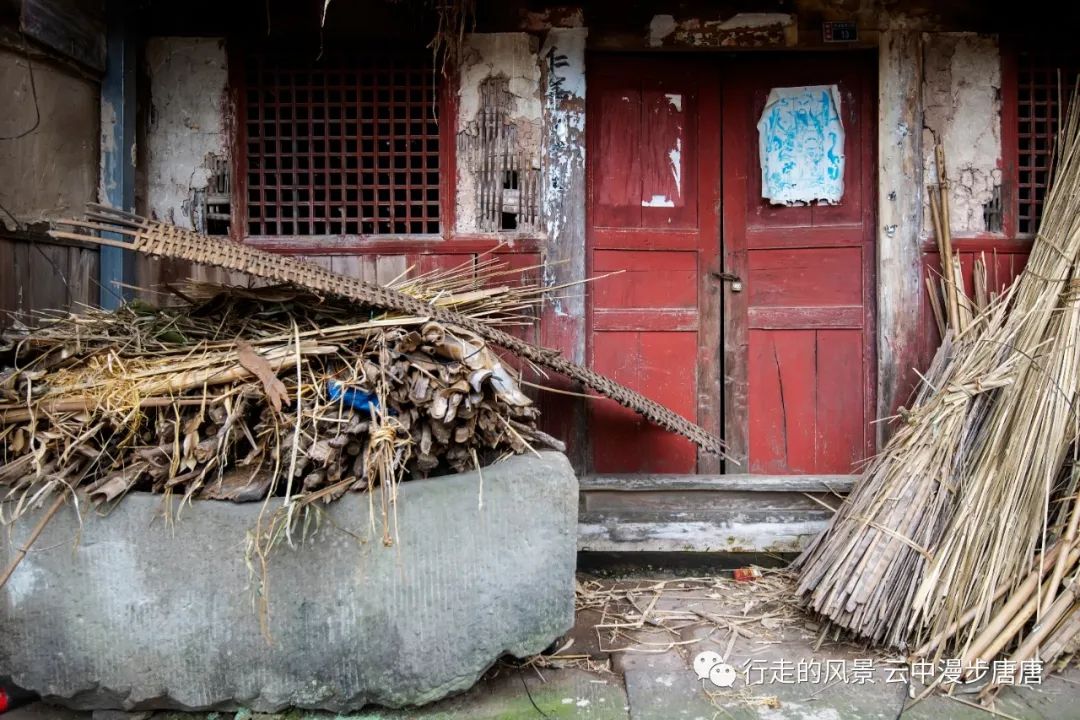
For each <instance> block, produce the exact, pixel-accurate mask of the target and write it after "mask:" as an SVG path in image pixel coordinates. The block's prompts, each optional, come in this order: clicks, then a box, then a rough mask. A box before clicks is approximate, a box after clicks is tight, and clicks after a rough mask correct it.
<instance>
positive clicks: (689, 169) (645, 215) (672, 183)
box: [628, 75, 698, 228]
mask: <svg viewBox="0 0 1080 720" xmlns="http://www.w3.org/2000/svg"><path fill="white" fill-rule="evenodd" d="M696 84H697V83H696V80H695V79H694V78H693V76H692V75H690V76H685V75H684V76H683V77H675V76H672V77H665V78H662V79H660V80H659V81H654V82H653V83H649V86H648V87H645V88H643V92H642V108H641V110H642V144H641V146H640V152H634V153H628V154H632V155H638V154H640V156H641V191H640V192H641V194H640V203H641V225H642V227H649V228H672V227H697V224H698V223H697V219H698V218H697V214H698V213H697V210H698V202H697V152H698V148H697V127H696V120H697V112H696V111H697V102H696V95H697V93H696V88H695V85H696ZM630 147H633V146H630Z"/></svg>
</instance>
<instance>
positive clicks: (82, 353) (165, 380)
mask: <svg viewBox="0 0 1080 720" xmlns="http://www.w3.org/2000/svg"><path fill="white" fill-rule="evenodd" d="M501 273H503V271H502V270H500V269H499V268H498V266H497V265H489V266H488V269H487V271H486V272H481V273H480V274H476V273H474V272H473V271H472V269H471V268H470V269H469V271H468V274H467V276H466V279H465V280H464V281H461V280H460V278H459V277H458V276H457V275H455V274H453V273H450V274H447V275H443V276H438V277H429V278H423V279H421V280H419V281H417V280H415V279H412V280H402V281H401V282H400V285H401V286H402V287H404V288H405V291H406V292H409V293H411V294H415V295H416V296H419V297H429V298H430V297H437V298H438V302H440V303H443V304H449V305H452V306H453V307H455V308H456V309H457V310H458V311H459V312H464V313H467V314H470V316H478V317H481V316H482V317H483V318H485V321H489V322H493V323H500V324H508V325H517V324H521V323H525V322H527V320H528V315H529V313H528V308H529V307H530V306H531V305H532V304H534V303H535V301H536V300H537V299H538V298H539V297H540V295H539V293H538V292H534V291H533V290H531V289H529V288H522V287H521V286H514V287H511V286H498V287H495V288H490V287H481V285H484V284H485V282H486V281H489V280H490V279H491V277H493V276H495V275H498V274H501ZM436 288H441V292H438V291H437V290H436ZM448 288H449V290H448ZM175 295H176V297H177V298H182V300H183V302H181V303H180V304H178V305H176V304H174V305H171V306H166V307H150V306H148V305H145V304H142V303H138V302H136V303H132V304H129V305H127V306H125V307H124V308H122V309H121V310H119V311H118V312H115V313H107V312H101V311H90V312H88V313H84V314H81V315H67V314H65V315H60V316H54V317H51V318H42V320H41V322H39V323H36V326H35V327H34V328H28V327H18V328H16V329H15V331H14V332H10V333H8V334H7V335H6V336H5V338H4V343H5V344H4V346H3V347H2V348H0V352H2V359H0V362H2V367H4V368H5V369H4V370H3V371H2V373H0V512H3V513H4V516H5V517H4V518H3V519H4V520H10V519H12V518H14V517H18V516H19V515H20V514H21V513H23V512H24V511H25V510H26V509H28V508H30V507H32V506H36V505H39V504H40V501H41V500H43V499H45V498H46V497H48V496H51V495H64V494H66V493H67V491H68V490H69V489H78V490H83V491H85V492H87V493H88V495H89V497H90V499H91V500H92V501H93V502H94V503H96V504H99V505H100V504H104V503H110V502H114V501H117V500H118V499H119V498H121V497H122V496H123V495H124V494H125V493H127V492H130V491H132V490H145V491H151V492H155V493H162V494H164V495H166V496H169V495H172V496H177V497H182V498H184V499H185V500H186V499H194V498H216V499H229V500H235V501H252V500H262V499H264V498H267V497H270V496H283V497H284V498H285V503H286V504H289V503H297V504H299V505H308V504H311V503H321V502H329V501H331V500H333V499H335V498H338V497H340V496H341V495H343V494H344V493H346V492H349V491H350V490H369V489H371V488H373V487H376V486H383V487H388V488H390V489H391V491H392V488H393V487H394V486H395V484H396V483H397V482H399V481H401V480H402V479H407V478H410V477H422V476H427V475H432V474H442V473H449V472H460V471H464V470H468V469H472V468H479V467H482V466H483V465H485V464H487V463H490V462H493V461H495V460H497V459H498V458H499V457H501V456H503V455H506V454H510V453H522V452H529V451H533V450H535V448H537V447H559V446H560V445H561V443H559V442H558V441H556V440H554V439H553V438H550V437H549V436H547V435H545V434H544V433H543V432H541V431H539V430H538V429H537V428H536V419H537V416H538V411H537V409H536V407H535V406H534V404H533V402H532V400H531V399H530V398H529V397H528V396H526V395H525V394H524V393H523V392H522V390H521V385H520V374H519V372H518V371H516V370H515V369H514V368H513V367H511V366H509V365H507V364H506V363H505V362H504V361H503V360H502V359H501V358H500V357H499V355H498V354H496V352H495V351H494V350H493V349H492V348H490V347H489V346H487V345H486V344H485V343H484V341H483V340H482V339H480V338H479V337H477V336H476V335H475V334H474V333H471V332H469V331H467V330H464V329H462V328H459V327H455V326H452V325H446V324H441V323H438V322H433V321H430V320H429V319H427V318H424V317H404V316H398V315H389V314H386V313H384V312H382V311H380V310H378V309H375V308H365V307H362V306H359V305H357V304H355V303H351V302H348V301H344V300H331V299H326V298H323V297H320V296H317V295H315V294H313V293H311V292H310V291H307V290H303V289H299V288H295V287H289V286H273V287H262V288H254V289H253V288H231V287H219V286H206V285H202V286H190V287H186V288H182V289H176V290H175ZM382 495H383V497H384V501H383V512H384V516H386V514H387V513H389V512H392V508H391V504H392V497H393V493H392V492H390V493H389V494H387V493H383V494H382ZM386 527H388V526H386ZM385 539H386V540H387V541H388V542H389V541H390V537H389V535H386V536H385Z"/></svg>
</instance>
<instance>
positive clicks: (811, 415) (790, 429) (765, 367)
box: [748, 330, 817, 473]
mask: <svg viewBox="0 0 1080 720" xmlns="http://www.w3.org/2000/svg"><path fill="white" fill-rule="evenodd" d="M814 340H815V337H814V331H812V330H777V331H774V330H769V331H763V330H751V331H750V354H749V357H750V360H749V363H750V387H751V388H753V390H754V391H753V392H752V393H751V395H750V407H749V411H748V415H749V424H750V472H762V473H783V472H791V473H805V472H814V470H815V468H814V460H815V452H814V450H815V445H814V438H815V431H816V425H815V407H816V404H817V403H816V395H817V387H816V383H815V375H816V347H815V342H814Z"/></svg>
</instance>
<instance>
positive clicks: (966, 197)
mask: <svg viewBox="0 0 1080 720" xmlns="http://www.w3.org/2000/svg"><path fill="white" fill-rule="evenodd" d="M923 114H924V118H923V123H924V130H923V165H924V176H925V178H926V183H927V184H931V183H936V182H937V168H936V165H935V162H934V140H935V137H936V138H939V139H940V140H941V141H942V143H943V144H944V148H945V162H946V169H947V171H948V175H949V181H950V191H949V204H950V208H949V210H950V227H951V228H952V232H953V234H956V235H965V234H966V235H971V234H975V233H981V232H987V231H989V230H994V229H997V228H990V227H987V222H986V219H985V218H984V208H985V207H986V206H987V204H989V203H991V202H992V201H994V199H995V198H996V197H997V193H998V192H999V190H998V188H1000V186H1001V168H1000V160H1001V55H1000V52H999V49H998V42H997V39H996V38H995V37H990V36H985V35H976V34H974V33H934V34H927V35H926V36H924V72H923ZM922 232H923V234H924V235H930V234H932V232H933V225H932V219H931V216H930V211H929V197H928V195H927V193H926V191H925V190H924V191H923V227H922Z"/></svg>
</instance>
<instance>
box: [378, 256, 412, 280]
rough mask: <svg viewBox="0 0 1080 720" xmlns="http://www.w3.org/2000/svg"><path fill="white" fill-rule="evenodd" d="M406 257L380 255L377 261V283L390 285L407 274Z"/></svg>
mask: <svg viewBox="0 0 1080 720" xmlns="http://www.w3.org/2000/svg"><path fill="white" fill-rule="evenodd" d="M406 265H407V263H406V260H405V256H404V255H379V257H378V258H377V259H376V260H375V282H377V283H379V284H380V285H388V284H389V283H391V282H393V281H394V280H396V279H398V278H401V277H403V276H404V274H405V267H406Z"/></svg>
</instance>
